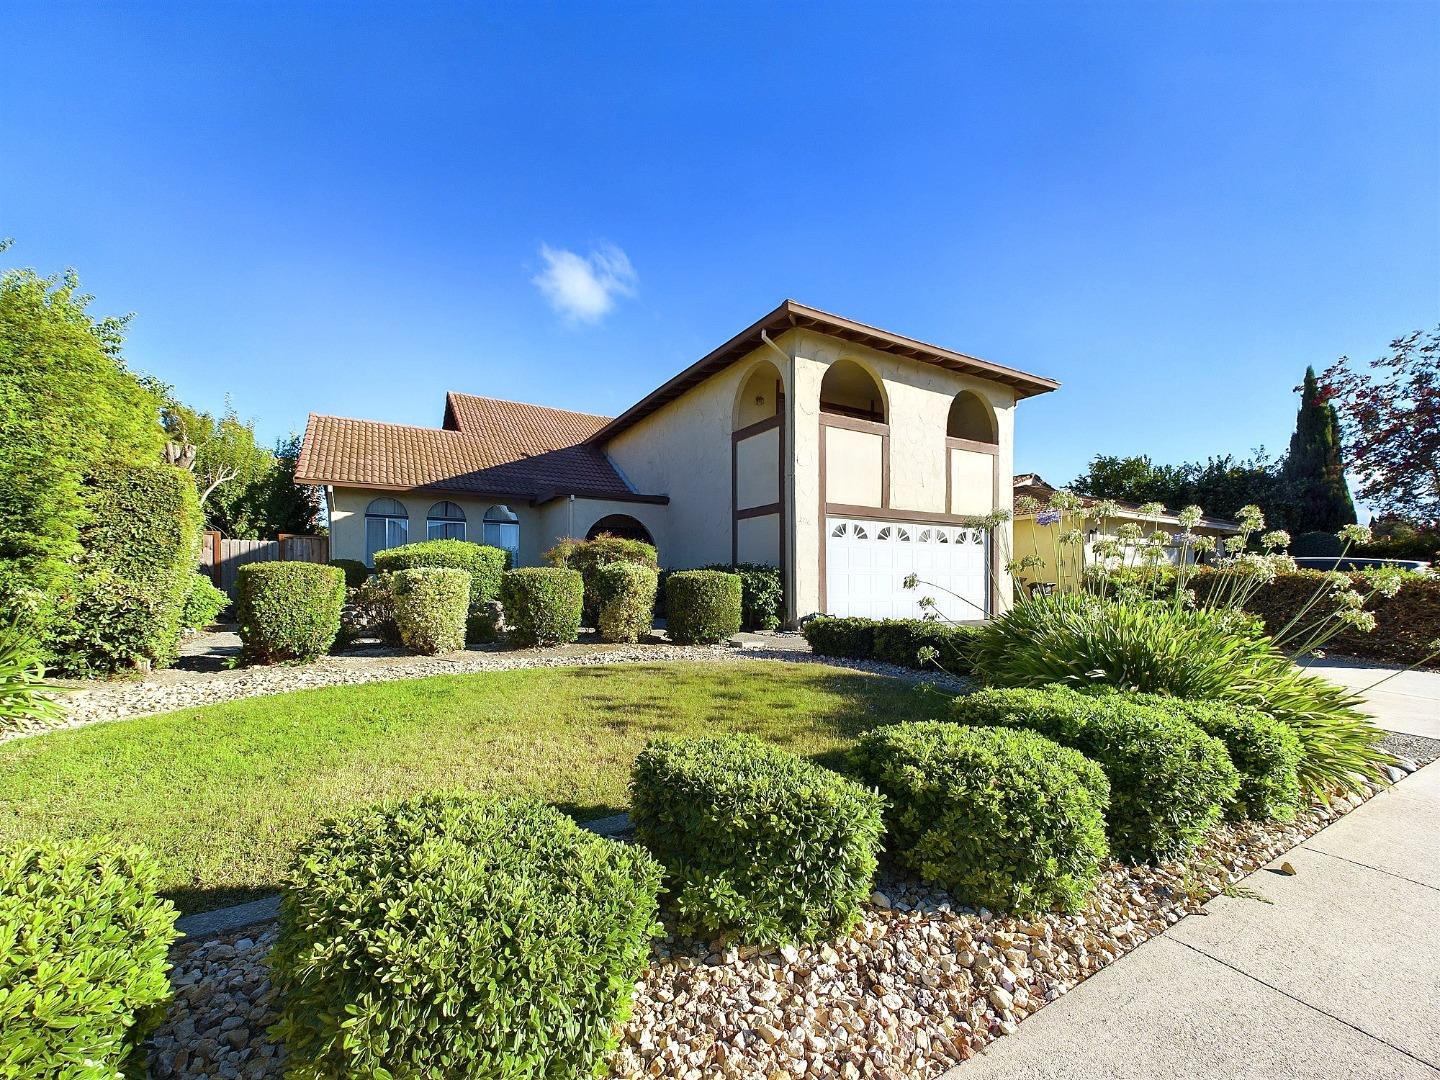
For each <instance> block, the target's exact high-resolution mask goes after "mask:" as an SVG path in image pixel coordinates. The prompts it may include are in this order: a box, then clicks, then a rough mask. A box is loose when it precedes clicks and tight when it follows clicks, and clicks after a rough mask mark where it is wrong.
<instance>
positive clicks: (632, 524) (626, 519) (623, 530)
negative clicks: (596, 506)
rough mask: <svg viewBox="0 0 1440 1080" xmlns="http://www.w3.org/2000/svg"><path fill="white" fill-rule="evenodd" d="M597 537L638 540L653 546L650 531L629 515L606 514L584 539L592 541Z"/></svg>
mask: <svg viewBox="0 0 1440 1080" xmlns="http://www.w3.org/2000/svg"><path fill="white" fill-rule="evenodd" d="M597 536H618V537H619V538H620V539H621V540H639V541H642V542H643V543H646V544H649V545H650V546H651V547H654V546H655V538H654V537H652V536H651V535H650V530H649V529H647V528H645V526H644V524H642V523H641V522H640V521H638V520H636V519H635V518H633V517H631V516H630V515H629V514H607V515H606V516H605V517H603V518H601V519H600V520H599V521H597V522H595V524H594V525H591V526H590V531H589V532H587V533H586V534H585V539H586V540H594V539H595V538H596V537H597Z"/></svg>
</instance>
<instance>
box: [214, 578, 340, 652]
mask: <svg viewBox="0 0 1440 1080" xmlns="http://www.w3.org/2000/svg"><path fill="white" fill-rule="evenodd" d="M235 596H236V598H235V618H236V621H237V622H239V624H240V641H241V656H242V658H243V659H244V660H245V661H246V662H247V663H251V664H275V663H280V662H282V661H286V660H314V659H315V658H316V657H318V656H320V655H322V654H324V653H326V652H328V651H329V649H330V646H331V645H332V644H334V642H335V637H336V635H337V634H339V633H340V609H341V608H343V607H344V606H345V572H344V571H343V570H341V569H340V568H339V567H335V566H321V565H320V564H318V563H305V562H258V563H248V564H246V565H245V566H242V567H240V569H239V570H238V571H237V572H236V574H235Z"/></svg>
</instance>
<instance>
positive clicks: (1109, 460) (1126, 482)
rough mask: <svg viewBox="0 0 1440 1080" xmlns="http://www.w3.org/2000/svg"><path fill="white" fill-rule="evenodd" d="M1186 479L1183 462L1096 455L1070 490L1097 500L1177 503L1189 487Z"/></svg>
mask: <svg viewBox="0 0 1440 1080" xmlns="http://www.w3.org/2000/svg"><path fill="white" fill-rule="evenodd" d="M1185 482H1186V478H1185V466H1183V465H1182V466H1174V465H1156V464H1155V463H1154V462H1153V461H1151V460H1150V459H1149V458H1148V457H1146V456H1144V455H1136V456H1133V457H1112V456H1110V455H1107V454H1096V455H1095V457H1093V458H1091V459H1090V466H1089V468H1088V469H1086V471H1085V472H1084V473H1082V474H1081V475H1080V476H1078V477H1076V478H1075V480H1074V482H1073V483H1072V484H1071V485H1070V490H1072V491H1074V492H1076V493H1077V494H1079V495H1091V496H1093V497H1095V498H1097V499H1118V500H1120V501H1121V502H1135V503H1146V502H1158V503H1162V504H1164V505H1165V506H1174V505H1175V504H1176V503H1177V501H1178V493H1179V492H1181V491H1183V490H1184V489H1185Z"/></svg>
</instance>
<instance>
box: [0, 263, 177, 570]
mask: <svg viewBox="0 0 1440 1080" xmlns="http://www.w3.org/2000/svg"><path fill="white" fill-rule="evenodd" d="M0 250H3V245H0ZM91 300H92V297H90V296H87V295H85V294H83V293H81V291H80V283H79V279H78V278H77V276H76V274H75V272H74V271H73V270H71V271H67V272H66V273H64V274H62V275H58V276H54V277H41V276H40V275H39V274H37V273H36V272H35V271H33V270H8V271H5V272H4V273H3V274H0V579H5V580H6V582H8V584H10V585H15V584H24V585H30V586H35V587H38V588H41V589H46V590H49V589H53V588H55V587H57V586H58V585H59V584H60V583H61V582H62V581H63V580H64V579H65V577H66V574H67V567H69V566H70V564H72V563H73V562H74V560H75V559H76V558H77V557H78V556H79V554H80V544H79V536H80V529H81V527H82V526H83V525H84V524H85V521H86V519H87V511H86V508H85V502H84V500H83V498H82V484H83V483H84V480H85V478H86V477H87V476H89V475H91V474H92V473H93V472H94V471H95V469H96V468H97V467H98V466H100V465H101V464H102V463H107V462H120V463H129V464H146V463H152V462H158V461H159V460H160V451H161V446H162V444H163V442H164V435H163V432H162V431H161V428H160V423H159V404H160V403H159V401H158V400H157V398H156V397H155V394H154V392H153V391H152V390H151V389H150V388H148V387H147V386H146V385H145V384H144V383H143V382H142V381H141V380H140V379H139V378H137V377H136V376H135V375H134V374H133V373H132V372H130V371H129V370H128V369H127V368H126V366H125V361H124V359H123V357H122V355H121V346H122V342H123V338H124V330H125V325H126V323H127V321H128V318H95V317H93V316H91V315H90V314H89V313H88V312H87V311H86V308H87V307H88V306H89V304H90V302H91Z"/></svg>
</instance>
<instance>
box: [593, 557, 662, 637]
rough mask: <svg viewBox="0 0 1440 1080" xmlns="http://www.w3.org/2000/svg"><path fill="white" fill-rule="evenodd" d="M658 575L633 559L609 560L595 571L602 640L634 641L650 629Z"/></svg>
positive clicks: (653, 613) (652, 620)
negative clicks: (623, 560)
mask: <svg viewBox="0 0 1440 1080" xmlns="http://www.w3.org/2000/svg"><path fill="white" fill-rule="evenodd" d="M658 579H659V575H657V574H656V573H655V571H654V570H652V569H650V568H649V567H648V566H640V565H638V564H636V563H626V562H616V563H609V564H607V565H605V566H602V567H600V568H599V569H598V570H596V571H595V597H596V602H597V603H598V604H599V609H600V610H599V619H598V620H597V623H596V628H597V629H598V630H599V631H600V640H601V641H615V642H635V641H639V640H640V638H641V637H642V636H643V635H644V634H646V633H648V632H649V631H650V627H651V625H652V624H653V622H654V617H655V588H656V583H657V581H658Z"/></svg>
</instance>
